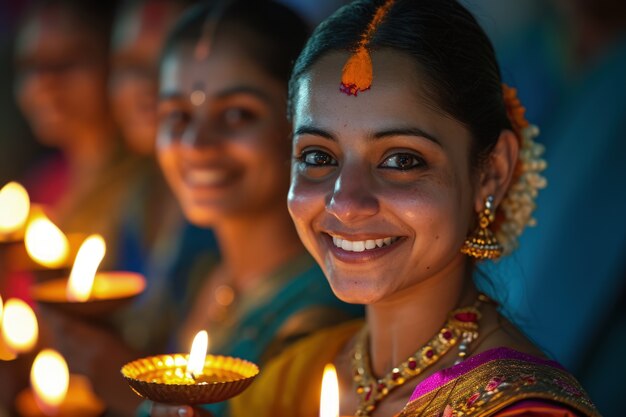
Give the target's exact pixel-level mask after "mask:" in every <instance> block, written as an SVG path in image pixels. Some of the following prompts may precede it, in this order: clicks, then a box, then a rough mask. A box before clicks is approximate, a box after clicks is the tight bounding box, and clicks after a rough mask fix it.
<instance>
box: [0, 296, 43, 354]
mask: <svg viewBox="0 0 626 417" xmlns="http://www.w3.org/2000/svg"><path fill="white" fill-rule="evenodd" d="M2 336H3V338H4V341H5V343H6V344H7V346H8V347H9V349H11V350H13V351H14V352H18V353H21V352H28V351H29V350H31V349H32V348H33V347H34V346H35V344H36V343H37V337H38V336H39V326H38V325H37V317H35V313H34V312H33V309H32V308H30V306H29V305H28V304H26V303H25V302H24V301H22V300H20V299H17V298H9V299H8V300H7V302H6V304H5V305H4V314H3V316H2Z"/></svg>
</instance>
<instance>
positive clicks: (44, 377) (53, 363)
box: [30, 349, 70, 416]
mask: <svg viewBox="0 0 626 417" xmlns="http://www.w3.org/2000/svg"><path fill="white" fill-rule="evenodd" d="M69 382H70V371H69V369H68V368H67V363H66V362H65V359H63V356H61V354H60V353H59V352H57V351H55V350H52V349H45V350H42V351H41V352H39V354H38V355H37V357H36V358H35V361H34V362H33V366H32V368H31V371H30V383H31V386H32V388H33V391H34V393H35V401H36V403H37V405H38V406H39V408H40V409H41V411H42V412H43V413H44V414H46V415H50V416H52V415H55V414H56V412H57V410H58V408H59V406H60V405H61V404H62V403H63V400H65V396H66V394H67V388H68V386H69Z"/></svg>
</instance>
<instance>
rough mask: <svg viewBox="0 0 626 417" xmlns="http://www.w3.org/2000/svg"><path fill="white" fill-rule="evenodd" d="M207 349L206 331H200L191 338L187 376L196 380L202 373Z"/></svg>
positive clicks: (207, 337)
mask: <svg viewBox="0 0 626 417" xmlns="http://www.w3.org/2000/svg"><path fill="white" fill-rule="evenodd" d="M208 348H209V335H208V333H207V332H206V330H201V331H199V332H198V333H197V334H196V337H194V338H193V343H192V344H191V352H190V353H189V360H188V361H187V375H190V376H191V377H192V378H194V379H195V378H197V377H198V376H200V375H202V373H203V372H204V362H205V361H206V353H207V350H208Z"/></svg>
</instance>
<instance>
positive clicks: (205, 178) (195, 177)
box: [186, 170, 226, 186]
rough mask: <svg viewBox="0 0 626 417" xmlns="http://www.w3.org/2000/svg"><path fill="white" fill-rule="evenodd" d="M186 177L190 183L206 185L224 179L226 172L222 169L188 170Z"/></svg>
mask: <svg viewBox="0 0 626 417" xmlns="http://www.w3.org/2000/svg"><path fill="white" fill-rule="evenodd" d="M186 177H187V181H188V182H189V183H190V184H191V185H196V186H203V185H205V186H206V185H215V184H218V183H220V182H222V181H224V179H225V178H226V174H225V173H224V171H215V170H189V171H188V172H187V175H186Z"/></svg>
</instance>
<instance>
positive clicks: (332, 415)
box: [320, 363, 339, 417]
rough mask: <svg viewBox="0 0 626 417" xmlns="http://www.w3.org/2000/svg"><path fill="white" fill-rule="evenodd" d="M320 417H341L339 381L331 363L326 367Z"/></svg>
mask: <svg viewBox="0 0 626 417" xmlns="http://www.w3.org/2000/svg"><path fill="white" fill-rule="evenodd" d="M320 417H339V381H338V380H337V371H336V370H335V367H334V366H333V364H330V363H329V364H327V365H326V366H325V367H324V377H323V378H322V396H321V398H320Z"/></svg>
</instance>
